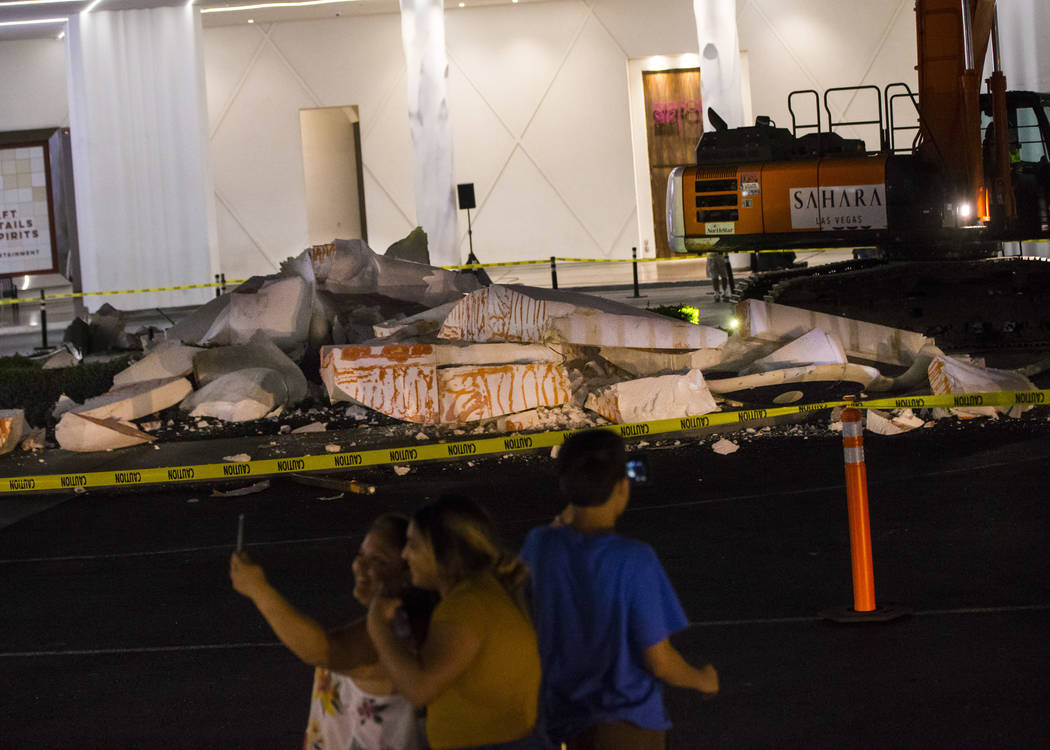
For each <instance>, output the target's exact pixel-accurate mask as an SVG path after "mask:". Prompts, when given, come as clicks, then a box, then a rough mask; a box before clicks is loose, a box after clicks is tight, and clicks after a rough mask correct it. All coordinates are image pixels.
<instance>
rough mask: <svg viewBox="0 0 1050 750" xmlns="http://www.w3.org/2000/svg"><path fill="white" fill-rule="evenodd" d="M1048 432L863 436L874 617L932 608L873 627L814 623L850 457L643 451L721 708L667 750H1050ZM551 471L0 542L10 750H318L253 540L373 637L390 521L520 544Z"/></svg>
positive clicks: (750, 445) (494, 461)
mask: <svg viewBox="0 0 1050 750" xmlns="http://www.w3.org/2000/svg"><path fill="white" fill-rule="evenodd" d="M1047 416H1048V414H1047V412H1046V411H1043V412H1041V413H1036V414H1035V415H1034V416H1033V415H1029V418H1027V419H1025V420H1013V421H1005V420H1003V421H990V420H978V421H972V422H970V423H958V422H955V421H951V420H948V421H943V422H940V423H938V424H937V426H935V427H933V428H931V429H922V430H917V431H915V432H912V433H909V434H906V435H901V436H896V437H892V438H886V437H879V436H873V435H871V434H867V435H866V436H865V444H866V445H865V447H866V453H867V462H868V464H867V468H868V477H869V490H870V498H871V501H870V502H871V524H872V530H873V548H874V556H875V586H876V596H877V598H878V600H879V602H880V603H884V602H895V603H899V604H902V605H906V606H908V607H911V608H912V609H914V610H915V614H914V615H912V616H911V617H908V618H906V619H901V620H897V621H895V622H892V623H889V624H882V625H872V624H865V625H858V624H853V625H837V624H832V623H829V622H827V621H824V620H821V619H819V617H818V614H817V613H818V612H820V611H821V610H823V609H825V608H828V607H833V606H836V605H848V604H851V603H852V598H851V596H852V595H851V589H850V579H849V571H850V566H849V548H848V535H847V525H846V509H845V490H844V485H843V468H842V448H841V440H840V438H839V436H838V435H836V434H834V433H830V432H826V431H822V430H821V429H817V428H807V427H796V428H778V429H775V430H774V431H772V432H771V433H768V434H761V433H759V434H752V435H744V434H737V435H735V436H733V435H731V436H729V437H731V438H732V439H734V440H738V441H739V442H740V444H741V448H740V450H739V451H738V452H736V453H733V454H731V455H728V456H720V455H717V454H715V453H714V452H713V451H712V450H711V447H710V444H711V442H712V439H708V440H706V441H698V440H696V439H688V440H687V439H682V440H681V442H680V444H677V445H676V444H675V442H676V441H674V440H666V441H660V442H653V443H652V444H651V445H648V446H646V447H645V448H644V450H646V451H648V454H649V460H650V464H651V469H652V478H651V480H650V482H649V483H648V484H647V485H644V486H641V487H638V488H636V490H635V492H634V496H633V499H632V506H631V509H630V510H629V511H628V513H627V514H626V515H625V516H624V517H623V519H622V523H621V527H620V529H621V531H622V532H623V533H625V534H628V535H631V536H635V537H638V538H641V539H643V540H645V541H647V542H649V543H651V544H652V545H653V546H654V547H655V548H656V550H657V553H658V554H659V555H660V557H661V559H662V560H663V562H664V565H665V567H666V568H667V571H668V573H669V575H670V577H671V580H672V581H673V583H674V584H675V586H676V588H677V590H678V593H679V596H680V598H681V600H682V603H683V605H684V607H685V609H686V612H687V613H688V614H689V616H690V618H691V619H692V621H693V626H692V627H691V628H690V629H689V630H687V631H685V632H684V633H681V634H679V635H678V636H676V639H675V640H676V643H677V644H678V645H679V646H680V647H681V649H682V650H683V651H684V653H685V654H686V656H687V657H688V658H690V659H691V660H693V661H694V662H703V661H706V660H710V661H711V662H713V663H714V664H715V665H716V667H717V668H718V669H719V672H720V675H721V679H722V686H723V689H722V694H721V695H720V696H719V697H718V698H717V699H715V700H712V701H701V700H700V699H699V697H698V696H697V695H696V694H694V693H690V692H688V691H682V690H670V689H669V690H668V691H667V701H668V704H669V706H670V710H671V714H672V718H673V720H674V722H675V729H674V730H672V733H671V747H672V748H676V749H685V748H729V747H733V748H739V747H777V748H844V747H848V748H854V747H857V748H869V747H870V748H898V747H901V748H929V747H937V748H941V747H943V748H999V747H1002V748H1037V747H1050V716H1048V711H1047V705H1048V698H1050V687H1048V679H1047V674H1048V673H1050V646H1048V641H1050V583H1048V582H1050V554H1048V553H1047V542H1048V539H1050V503H1048V499H1050V492H1048V490H1047V483H1048V479H1050V469H1048V466H1050V464H1048V462H1050V421H1048V419H1047ZM551 468H552V462H551V461H550V459H549V458H548V457H547V456H545V455H543V456H541V455H533V456H518V457H505V458H502V459H501V458H490V459H480V458H479V459H475V460H473V461H471V462H470V463H469V464H468V463H466V462H463V463H456V464H447V465H436V464H431V465H416V466H414V467H413V469H412V471H411V472H410V473H409V474H408V475H406V476H404V477H399V476H396V475H395V474H394V472H393V471H392V470H391V469H390V468H389V467H383V468H377V469H372V470H368V471H362V472H357V473H355V474H353V475H352V476H353V477H355V478H363V479H366V480H368V481H372V482H374V483H375V484H376V485H377V486H378V492H377V493H376V494H375V495H374V496H364V495H347V496H346V497H345V498H343V499H339V500H324V499H321V498H323V497H326V496H331V495H334V494H336V493H335V492H332V491H328V490H320V489H316V488H310V487H303V486H301V485H297V484H294V483H292V482H289V481H287V480H274V482H273V485H272V487H271V489H269V490H267V491H266V492H264V493H261V494H256V495H250V496H246V497H233V498H212V497H209V496H208V490H207V489H205V488H203V487H197V488H189V487H180V488H178V489H177V490H172V491H140V492H138V493H135V494H131V493H123V494H121V493H102V492H93V493H89V494H87V495H84V496H78V497H76V498H73V499H70V500H68V501H66V502H64V503H62V504H59V505H56V506H55V507H52V508H50V509H47V510H44V511H42V512H40V513H37V514H36V515H32V516H30V517H28V518H25V519H23V520H21V521H20V522H18V523H15V524H13V525H11V526H9V527H7V528H6V529H3V530H0V612H2V615H0V675H2V679H0V747H2V748H95V747H99V748H101V747H126V748H145V747H163V748H165V749H166V750H176V749H177V748H220V747H221V748H249V747H250V748H298V747H300V746H301V735H302V731H303V729H304V726H305V719H306V713H307V705H308V701H309V691H310V680H311V668H309V667H307V666H305V665H303V664H301V663H299V662H298V661H297V660H296V659H295V658H294V657H293V656H292V655H291V654H290V653H288V652H287V651H286V650H285V649H283V648H282V647H280V646H279V645H277V644H276V642H275V639H274V637H273V635H272V634H271V633H270V631H269V630H268V628H267V626H266V624H265V622H264V621H263V620H262V618H261V617H260V616H259V615H258V614H257V613H256V611H255V609H254V607H253V606H252V605H251V603H250V602H248V601H247V600H246V599H243V598H241V597H240V596H238V595H237V594H236V593H234V592H233V591H232V590H231V588H230V586H229V579H228V576H227V565H228V558H229V554H230V552H231V548H232V543H233V540H234V535H235V530H236V518H237V515H238V514H239V513H245V514H246V515H247V540H248V543H249V546H248V550H249V552H250V553H251V554H252V555H253V556H254V557H255V558H256V559H257V560H259V561H260V562H262V563H263V564H264V565H265V566H266V569H267V571H268V574H269V577H270V578H271V580H272V581H273V582H274V583H275V585H276V586H277V587H278V588H279V589H281V590H282V591H284V592H285V593H286V594H287V595H288V596H289V598H290V599H291V600H292V601H293V602H294V603H296V604H297V605H298V606H299V607H301V608H302V609H303V610H305V611H306V612H308V613H310V614H312V615H314V616H315V617H317V618H318V619H320V620H321V621H322V622H323V623H325V624H327V625H335V624H338V623H340V622H342V621H345V620H346V619H349V618H350V617H353V616H356V615H357V614H359V613H360V608H359V607H358V606H357V605H356V604H355V603H354V602H353V600H352V599H351V597H350V592H349V579H350V577H349V567H350V559H351V554H352V550H353V549H354V548H355V547H356V545H357V544H358V543H359V541H360V535H361V532H362V530H363V529H364V528H365V526H366V524H367V523H368V521H369V520H371V519H372V518H373V517H374V516H375V515H377V514H378V513H380V512H382V511H385V510H391V509H394V510H402V511H406V512H407V511H410V510H411V509H412V508H413V507H415V506H416V505H417V504H418V503H420V502H421V501H423V500H424V499H426V498H428V497H434V496H436V495H438V494H440V493H441V492H443V491H448V490H455V491H459V492H465V493H467V494H470V495H473V496H474V497H476V498H477V499H479V500H481V501H482V502H483V503H484V504H485V505H487V507H488V508H489V509H490V510H491V511H492V513H493V515H494V516H495V518H496V519H497V522H498V524H499V525H500V527H501V529H502V531H503V533H504V534H505V537H506V540H507V541H508V542H509V543H510V544H512V545H518V544H520V542H521V541H522V539H523V538H524V535H525V533H526V531H527V530H528V529H529V528H530V527H531V526H532V525H534V524H537V523H542V522H545V521H546V520H548V519H549V518H550V517H551V516H552V515H553V514H554V513H555V512H556V511H557V510H559V509H560V503H559V501H558V500H557V498H556V496H555V493H554V484H553V479H552V475H551V471H550V470H551ZM0 502H7V500H5V499H0Z"/></svg>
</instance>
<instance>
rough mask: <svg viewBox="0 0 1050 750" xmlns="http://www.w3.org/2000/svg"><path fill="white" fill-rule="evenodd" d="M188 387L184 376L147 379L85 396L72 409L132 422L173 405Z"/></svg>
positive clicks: (185, 393) (94, 415)
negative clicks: (85, 398)
mask: <svg viewBox="0 0 1050 750" xmlns="http://www.w3.org/2000/svg"><path fill="white" fill-rule="evenodd" d="M192 390H193V386H192V385H190V381H189V380H187V379H186V378H168V379H166V380H147V381H145V382H142V383H132V384H131V385H127V386H124V387H123V388H114V389H113V390H111V391H108V392H106V393H103V394H102V395H101V396H95V397H94V398H89V399H88V400H87V401H85V402H84V403H83V404H81V405H80V406H76V407H74V408H73V411H75V412H76V413H77V414H82V415H85V416H88V417H94V418H95V419H108V418H110V417H112V418H114V419H122V420H125V421H132V420H135V419H141V418H142V417H148V416H149V415H150V414H156V413H157V412H158V411H162V410H164V409H167V408H168V407H169V406H174V405H175V404H177V403H179V402H180V401H182V399H184V398H186V395H187V394H188V393H190V392H191V391H192Z"/></svg>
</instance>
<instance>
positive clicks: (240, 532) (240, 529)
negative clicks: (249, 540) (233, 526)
mask: <svg viewBox="0 0 1050 750" xmlns="http://www.w3.org/2000/svg"><path fill="white" fill-rule="evenodd" d="M237 551H238V552H244V514H243V513H241V514H240V515H239V516H237Z"/></svg>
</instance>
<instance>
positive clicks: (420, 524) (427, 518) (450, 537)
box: [412, 495, 529, 603]
mask: <svg viewBox="0 0 1050 750" xmlns="http://www.w3.org/2000/svg"><path fill="white" fill-rule="evenodd" d="M412 523H414V524H415V525H416V528H417V529H419V533H420V534H422V535H423V537H424V538H425V539H427V541H429V542H430V546H431V547H432V548H433V550H434V559H435V560H436V561H437V564H438V565H439V566H440V567H441V569H442V571H443V572H444V573H445V574H446V575H448V576H449V577H450V578H451V579H452V581H454V582H456V583H458V582H459V581H462V580H464V579H465V578H469V577H470V576H473V575H477V574H478V573H484V572H488V573H492V575H494V576H495V577H496V580H498V581H499V582H500V584H501V585H502V586H503V588H505V589H506V590H507V593H509V594H510V595H511V597H512V598H514V599H515V601H518V600H519V598H520V597H519V594H520V592H521V588H522V586H523V585H524V583H525V579H526V578H527V577H528V573H529V572H528V566H527V565H525V563H523V562H522V561H521V560H519V559H518V558H517V556H516V555H514V554H511V553H510V552H508V551H507V550H506V548H504V546H503V544H502V543H501V542H500V540H499V536H498V534H497V533H496V527H495V525H494V524H493V523H492V519H491V518H489V515H488V513H486V512H485V510H484V509H483V508H482V507H481V506H480V505H478V504H477V503H475V502H474V501H473V500H471V499H469V498H467V497H464V496H463V495H442V496H441V497H439V498H438V499H437V500H435V501H434V502H432V503H427V504H426V505H424V506H423V507H421V508H420V509H419V510H417V511H416V512H415V513H414V514H413V515H412ZM519 603H520V602H519Z"/></svg>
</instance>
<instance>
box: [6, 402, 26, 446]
mask: <svg viewBox="0 0 1050 750" xmlns="http://www.w3.org/2000/svg"><path fill="white" fill-rule="evenodd" d="M25 428H26V419H25V412H24V411H23V410H22V409H3V410H0V454H4V453H9V452H10V451H13V450H14V449H15V446H17V445H18V444H19V442H21V440H22V434H23V433H24V432H25Z"/></svg>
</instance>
